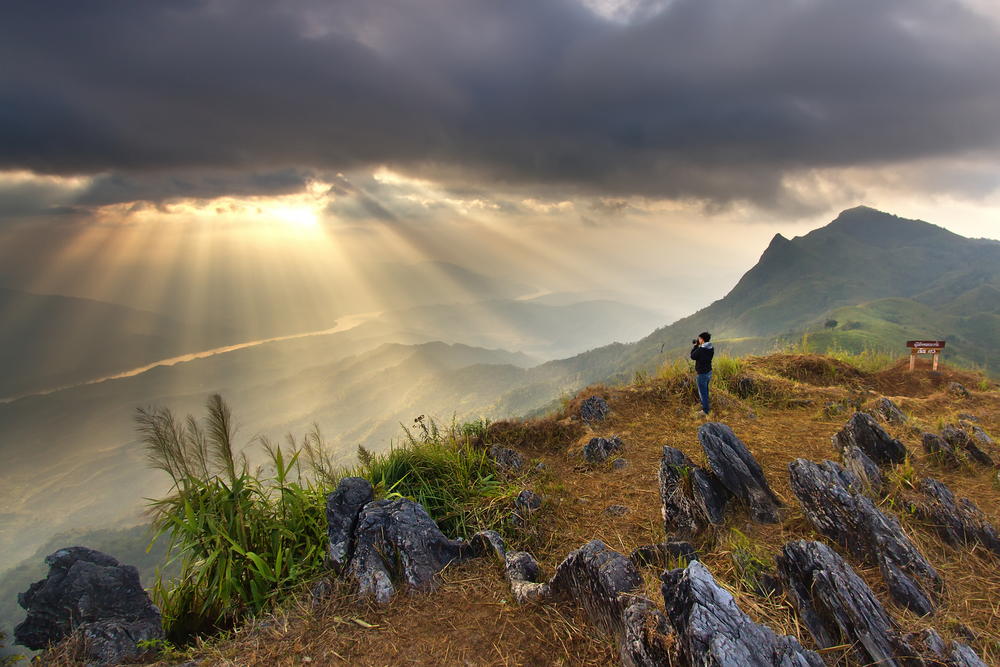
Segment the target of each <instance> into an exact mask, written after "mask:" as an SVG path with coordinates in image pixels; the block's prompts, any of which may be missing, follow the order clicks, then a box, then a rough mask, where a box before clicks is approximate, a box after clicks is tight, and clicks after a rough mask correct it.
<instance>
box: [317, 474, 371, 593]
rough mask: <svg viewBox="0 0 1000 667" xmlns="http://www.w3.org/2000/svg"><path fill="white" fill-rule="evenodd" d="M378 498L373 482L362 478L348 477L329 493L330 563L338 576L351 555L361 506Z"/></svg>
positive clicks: (329, 565)
mask: <svg viewBox="0 0 1000 667" xmlns="http://www.w3.org/2000/svg"><path fill="white" fill-rule="evenodd" d="M373 500H375V490H374V489H373V488H372V485H371V482H369V481H368V480H367V479H363V478H361V477H344V478H342V479H341V480H340V482H338V483H337V489H336V490H335V491H334V492H333V493H330V494H328V495H327V496H326V524H327V528H326V535H327V550H326V563H327V566H328V567H329V568H330V569H332V570H333V572H334V574H335V575H337V576H338V577H339V576H340V575H341V574H343V572H344V568H346V567H347V562H348V561H349V560H350V558H351V553H352V547H353V543H352V541H351V538H352V537H353V536H354V530H355V528H357V525H358V515H359V514H361V509H362V508H363V507H364V506H365V505H367V504H368V503H370V502H372V501H373Z"/></svg>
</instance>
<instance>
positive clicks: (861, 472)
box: [840, 445, 885, 497]
mask: <svg viewBox="0 0 1000 667" xmlns="http://www.w3.org/2000/svg"><path fill="white" fill-rule="evenodd" d="M840 456H841V459H842V460H843V462H844V467H845V468H846V469H848V470H850V471H851V472H853V473H854V474H855V475H857V476H858V479H859V480H861V483H862V484H863V485H864V487H865V491H866V492H867V493H868V494H869V495H871V496H873V497H876V496H879V495H881V494H882V492H883V491H884V490H885V480H884V478H883V477H882V471H881V470H879V468H878V466H877V465H875V462H874V461H872V460H871V459H870V458H868V455H867V454H865V453H864V452H863V451H862V450H861V448H860V447H855V446H854V445H847V446H846V447H844V451H843V452H841V454H840Z"/></svg>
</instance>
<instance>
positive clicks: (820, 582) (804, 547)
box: [775, 541, 916, 667]
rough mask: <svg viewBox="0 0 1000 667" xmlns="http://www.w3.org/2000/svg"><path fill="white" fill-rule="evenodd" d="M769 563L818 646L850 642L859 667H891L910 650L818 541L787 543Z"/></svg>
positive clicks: (879, 607)
mask: <svg viewBox="0 0 1000 667" xmlns="http://www.w3.org/2000/svg"><path fill="white" fill-rule="evenodd" d="M775 561H776V562H777V565H778V574H779V575H780V576H781V579H782V582H784V585H785V590H786V591H787V593H788V598H789V600H790V601H791V602H792V604H793V605H794V606H795V608H796V610H797V611H798V614H799V618H800V619H801V620H802V623H803V624H804V625H805V626H806V628H808V629H809V633H810V634H812V636H813V639H814V640H816V644H817V645H818V646H819V647H820V648H830V647H831V646H842V645H844V644H851V645H853V647H854V653H855V656H856V657H857V659H858V661H859V662H860V663H861V664H864V665H870V664H878V665H884V666H885V667H895V666H897V665H900V664H901V663H900V662H899V661H898V660H897V658H900V657H902V658H912V657H914V656H915V655H916V652H915V651H914V650H913V648H912V647H911V646H910V645H909V644H907V643H906V641H904V640H903V639H902V638H900V637H899V635H898V634H897V633H896V631H895V630H894V626H895V622H894V621H893V619H892V618H891V617H890V616H889V614H888V613H886V611H885V608H884V607H883V606H882V603H881V602H879V600H878V598H877V597H875V594H874V593H872V591H871V589H870V588H869V587H868V585H867V584H866V583H865V582H864V580H862V579H861V577H859V576H858V575H857V574H855V572H854V570H853V569H851V566H850V565H848V564H847V563H846V562H844V559H843V558H841V557H840V556H839V555H837V553H836V552H834V551H833V549H831V548H830V547H828V546H826V545H825V544H823V543H821V542H806V541H801V542H789V543H787V544H786V545H785V546H784V548H783V549H782V551H781V554H779V555H778V556H777V557H776V558H775Z"/></svg>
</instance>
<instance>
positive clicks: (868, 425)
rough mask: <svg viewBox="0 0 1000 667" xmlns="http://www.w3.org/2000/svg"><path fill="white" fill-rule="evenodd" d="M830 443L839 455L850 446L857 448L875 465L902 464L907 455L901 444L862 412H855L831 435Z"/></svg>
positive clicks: (904, 447)
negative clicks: (842, 426)
mask: <svg viewBox="0 0 1000 667" xmlns="http://www.w3.org/2000/svg"><path fill="white" fill-rule="evenodd" d="M832 441H833V446H834V447H835V448H836V449H837V451H838V452H841V453H842V452H843V451H844V449H846V448H847V447H848V446H850V445H853V446H855V447H858V448H859V449H861V451H863V452H864V453H865V454H867V455H868V458H870V459H871V460H872V461H874V462H875V463H876V464H877V465H885V464H888V463H902V462H903V461H905V460H906V457H907V456H908V455H909V452H908V451H907V449H906V446H905V445H903V443H901V442H900V441H899V440H896V439H895V438H892V437H891V436H890V435H889V434H888V433H886V432H885V429H884V428H882V427H881V426H879V425H878V424H877V423H876V422H875V420H874V419H873V418H872V416H871V415H868V414H865V413H864V412H855V413H854V415H853V416H852V417H851V418H850V420H848V422H847V424H846V425H845V426H844V428H842V429H841V430H840V431H838V432H837V433H834V434H833V438H832Z"/></svg>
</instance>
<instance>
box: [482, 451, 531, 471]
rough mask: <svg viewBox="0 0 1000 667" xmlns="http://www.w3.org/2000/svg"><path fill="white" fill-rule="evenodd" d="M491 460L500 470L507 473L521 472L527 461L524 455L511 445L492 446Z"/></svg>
mask: <svg viewBox="0 0 1000 667" xmlns="http://www.w3.org/2000/svg"><path fill="white" fill-rule="evenodd" d="M490 460H491V461H493V463H494V465H496V466H497V467H498V468H500V470H502V471H503V472H507V473H516V472H520V471H521V468H523V467H524V464H525V463H526V462H527V461H526V459H525V458H524V456H522V455H521V454H519V453H518V452H517V451H515V450H513V449H510V448H509V447H500V446H499V445H494V446H493V447H492V448H490Z"/></svg>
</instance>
